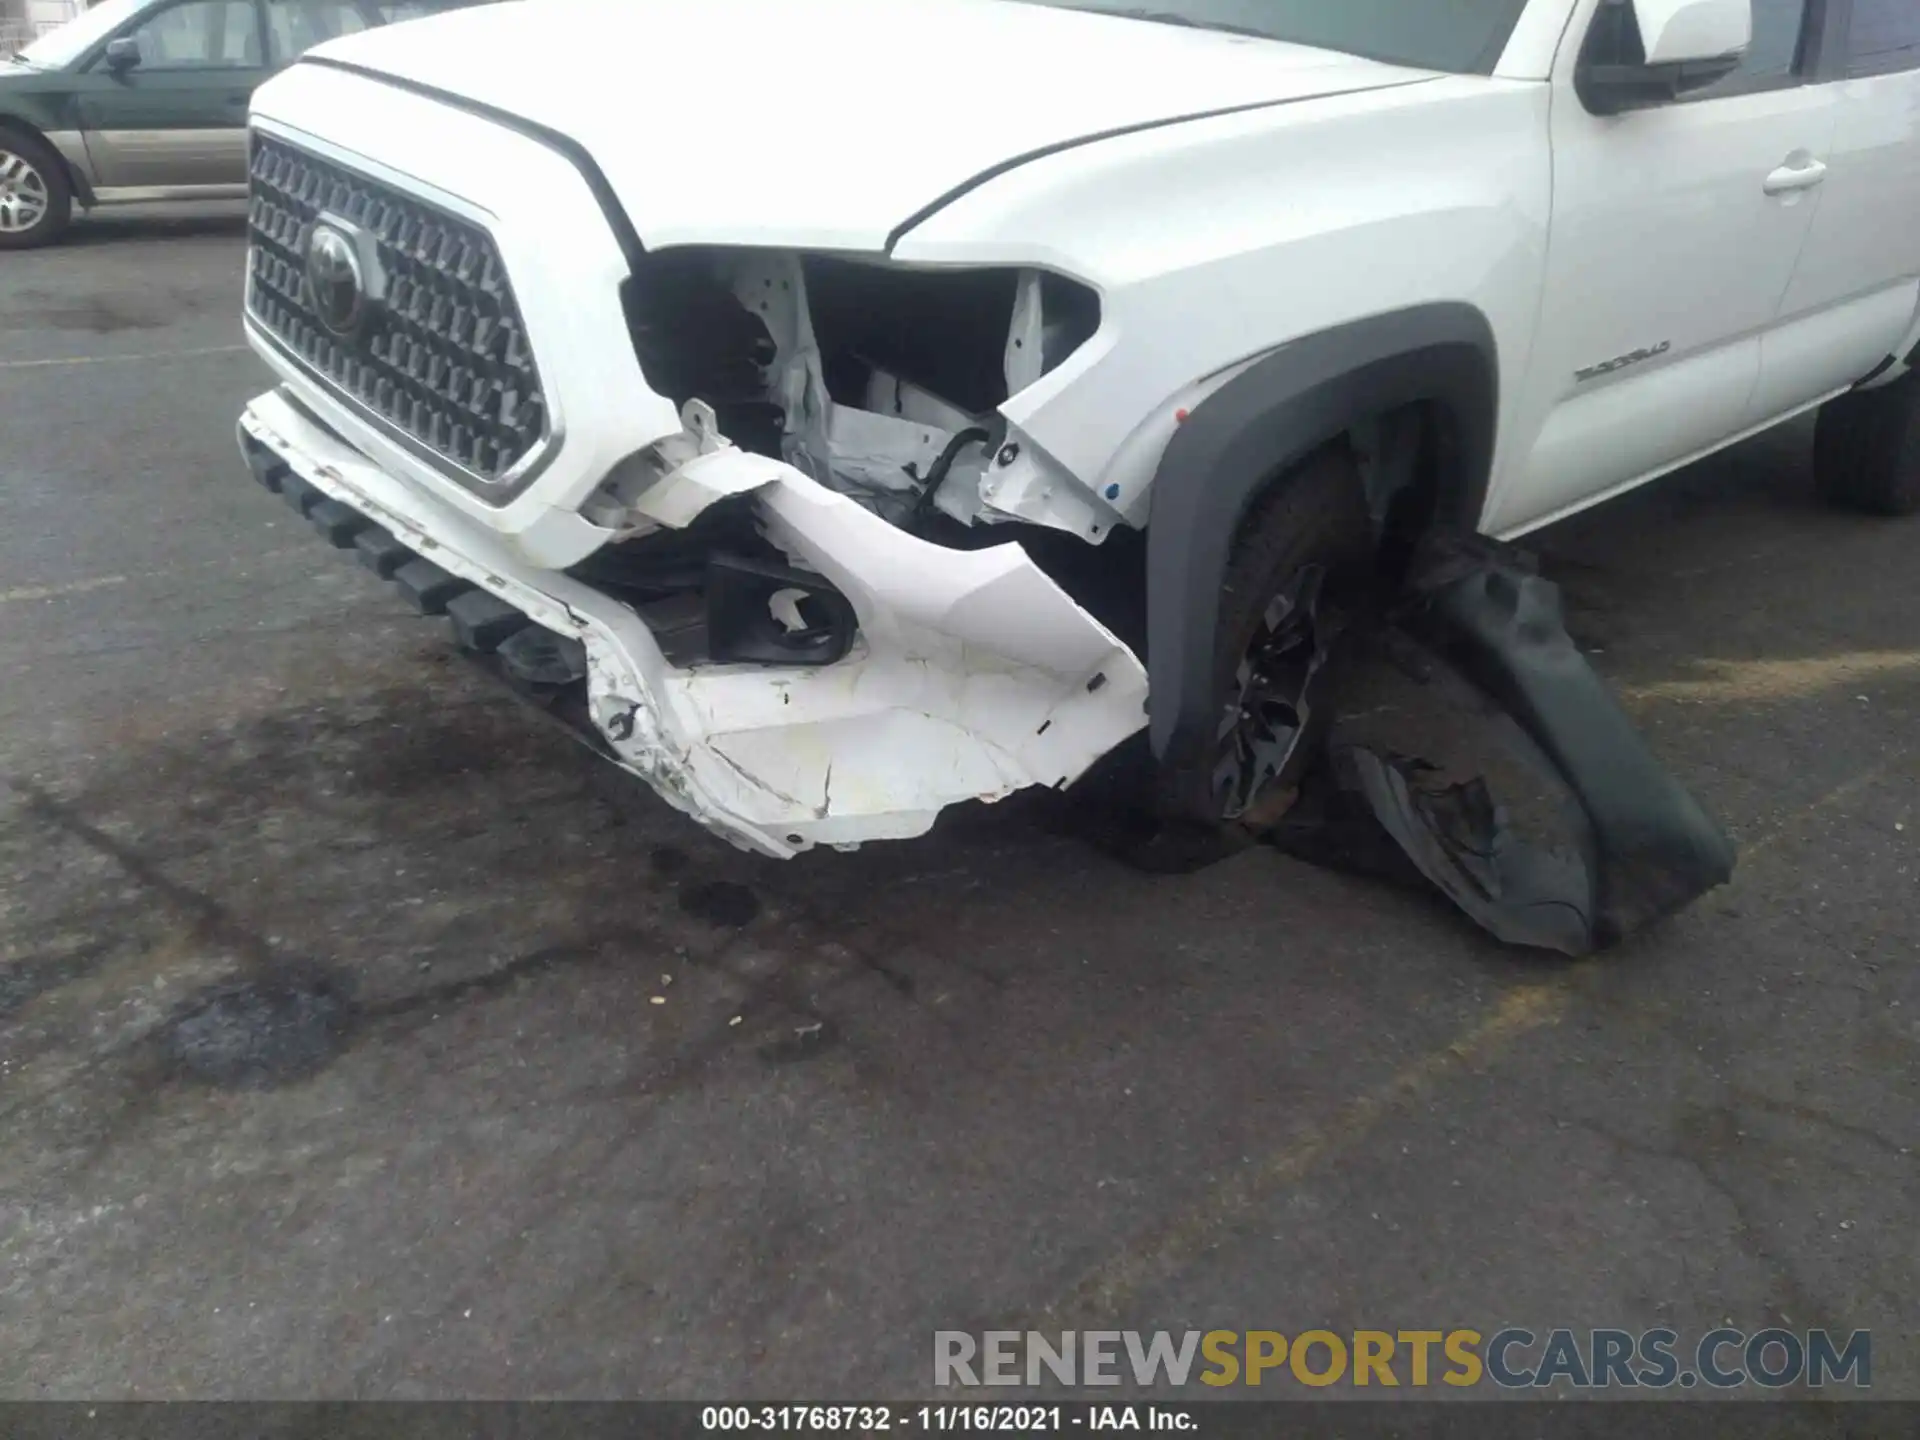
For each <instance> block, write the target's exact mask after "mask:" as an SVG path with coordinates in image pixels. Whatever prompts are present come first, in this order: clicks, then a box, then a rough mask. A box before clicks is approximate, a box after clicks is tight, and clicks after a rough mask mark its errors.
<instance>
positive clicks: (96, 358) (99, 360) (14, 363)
mask: <svg viewBox="0 0 1920 1440" xmlns="http://www.w3.org/2000/svg"><path fill="white" fill-rule="evenodd" d="M247 350H248V347H247V346H245V345H210V346H208V347H207V348H206V349H204V350H163V351H160V352H158V353H154V354H147V355H68V356H63V357H62V358H60V359H57V360H0V370H52V369H55V368H57V367H59V366H63V365H117V364H120V363H122V362H131V361H140V360H144V361H146V362H148V363H149V364H151V363H154V362H156V361H161V360H193V359H198V358H199V357H201V356H203V355H241V354H245V353H246V352H247Z"/></svg>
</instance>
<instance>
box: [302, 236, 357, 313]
mask: <svg viewBox="0 0 1920 1440" xmlns="http://www.w3.org/2000/svg"><path fill="white" fill-rule="evenodd" d="M307 284H308V285H309V286H310V287H311V288H312V290H313V311H314V316H315V318H317V319H318V320H319V321H320V323H321V325H323V326H324V327H326V329H327V330H328V331H330V332H331V333H332V334H334V335H335V336H337V337H339V338H341V339H345V338H347V337H348V336H350V335H352V334H353V333H354V331H356V330H357V329H359V327H360V321H361V319H362V318H363V316H364V315H365V313H366V307H367V280H366V275H365V274H364V273H363V272H362V270H361V268H360V247H359V246H357V245H355V244H354V242H353V237H352V236H350V235H347V234H345V233H344V232H342V231H340V230H336V229H335V228H334V227H333V226H331V225H326V224H321V225H316V226H314V227H313V238H312V239H310V240H309V241H308V242H307Z"/></svg>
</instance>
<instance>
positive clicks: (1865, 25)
mask: <svg viewBox="0 0 1920 1440" xmlns="http://www.w3.org/2000/svg"><path fill="white" fill-rule="evenodd" d="M1895 70H1920V4H1915V0H1853V29H1852V31H1851V33H1850V34H1849V35H1848V37H1847V73H1848V74H1850V75H1856V76H1858V75H1887V74H1891V73H1892V72H1893V71H1895Z"/></svg>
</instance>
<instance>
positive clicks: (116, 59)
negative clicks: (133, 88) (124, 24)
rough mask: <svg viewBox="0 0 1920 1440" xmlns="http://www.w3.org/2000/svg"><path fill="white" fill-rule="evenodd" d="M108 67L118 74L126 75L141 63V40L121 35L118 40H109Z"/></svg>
mask: <svg viewBox="0 0 1920 1440" xmlns="http://www.w3.org/2000/svg"><path fill="white" fill-rule="evenodd" d="M106 62H107V69H109V70H111V71H112V72H113V73H114V74H116V75H124V74H126V73H127V71H129V70H132V69H135V68H137V67H138V66H139V64H140V42H139V41H138V40H134V39H131V38H129V37H128V36H125V35H123V36H121V37H120V38H119V39H118V40H109V41H108V42H107V51H106Z"/></svg>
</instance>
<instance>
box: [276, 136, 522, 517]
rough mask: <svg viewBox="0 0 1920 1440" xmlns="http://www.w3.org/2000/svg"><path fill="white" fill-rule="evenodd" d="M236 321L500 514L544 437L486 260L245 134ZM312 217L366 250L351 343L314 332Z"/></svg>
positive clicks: (336, 173) (340, 168)
mask: <svg viewBox="0 0 1920 1440" xmlns="http://www.w3.org/2000/svg"><path fill="white" fill-rule="evenodd" d="M250 172H251V183H250V197H251V198H250V203H249V209H248V230H249V239H250V245H249V257H248V284H247V313H248V318H249V320H250V322H251V325H252V328H253V329H254V330H255V332H256V333H257V334H261V335H263V336H264V337H265V338H266V339H268V340H269V341H270V342H271V343H273V344H274V345H275V347H276V348H278V349H279V350H280V351H281V352H282V353H283V354H285V355H286V356H287V357H288V358H290V359H292V360H293V361H295V362H296V363H297V364H298V365H299V366H300V368H301V369H302V370H303V371H304V372H306V373H307V374H309V375H310V376H312V377H313V378H314V379H316V380H317V381H319V382H321V383H322V384H324V385H325V386H326V387H327V389H328V390H329V391H330V392H332V393H333V394H335V395H337V396H339V397H341V398H342V399H344V400H346V401H347V402H348V403H349V404H350V405H351V407H352V408H353V409H354V411H355V412H356V413H358V414H360V415H361V416H363V417H364V418H366V419H367V420H369V421H371V422H373V423H374V424H375V425H376V426H378V428H380V429H381V430H382V431H383V432H384V433H385V434H386V435H388V436H389V437H391V438H393V439H396V440H398V441H400V442H401V443H403V444H404V445H405V446H406V448H408V449H409V450H410V451H412V452H413V453H415V454H416V455H419V456H420V457H421V458H423V459H425V460H427V461H428V462H429V463H431V464H432V465H433V466H434V467H435V468H436V469H438V470H440V471H441V472H443V473H446V474H448V475H449V476H450V477H451V478H453V479H454V480H455V481H456V482H457V483H460V484H462V485H463V486H465V487H466V488H467V489H469V490H471V491H473V492H475V493H476V494H478V495H480V496H481V497H482V498H484V499H486V500H489V501H492V502H495V503H502V502H504V501H505V500H506V499H508V498H510V497H511V496H512V495H513V494H514V493H517V492H518V490H520V489H521V488H523V487H524V486H525V484H527V483H528V482H529V481H531V479H532V478H533V476H534V475H535V474H536V473H537V472H538V470H539V469H540V467H541V466H542V465H543V464H544V463H545V461H546V459H547V458H548V454H549V452H550V450H551V449H552V447H553V444H554V442H555V439H556V435H557V426H556V425H555V424H554V423H553V416H552V415H551V413H550V412H551V407H550V405H549V402H548V397H547V396H546V393H545V390H544V387H543V385H542V382H541V378H540V374H539V369H538V366H537V364H536V362H535V360H534V356H533V352H532V347H531V344H530V342H529V340H528V337H527V332H526V324H525V321H524V319H523V318H522V316H521V313H520V309H519V305H518V303H517V301H516V300H515V298H514V293H513V287H512V284H511V281H510V280H509V278H508V276H507V273H506V268H505V264H504V261H503V260H502V258H501V254H500V250H499V247H498V246H497V245H496V243H495V242H494V240H493V238H492V236H491V235H489V234H488V232H487V230H486V229H485V227H484V226H483V225H481V224H479V223H477V222H476V221H475V220H474V219H473V218H471V217H468V216H464V215H461V214H459V213H457V212H456V211H455V209H454V208H453V207H452V206H450V205H447V204H442V203H439V202H438V201H437V200H434V199H429V198H426V197H424V196H422V195H420V194H419V193H417V192H415V191H413V190H411V189H408V188H404V187H402V186H401V185H397V184H394V183H392V182H390V181H387V180H382V179H377V178H375V177H374V176H372V175H370V174H367V173H365V172H363V171H361V170H359V169H356V168H354V167H353V166H351V165H349V164H346V163H343V162H342V161H340V160H337V159H334V158H331V157H328V156H324V155H322V154H320V153H318V152H317V151H316V150H315V149H313V148H311V147H309V146H307V145H304V144H301V143H298V142H295V141H291V140H288V139H283V138H281V137H280V136H278V135H272V134H267V133H265V132H263V131H262V130H260V129H258V128H256V129H255V131H254V133H253V135H252V137H251V161H250ZM323 217H328V218H333V219H337V220H340V221H345V222H347V223H348V224H349V225H351V226H353V227H355V228H357V229H358V230H360V231H361V232H363V233H364V234H365V235H367V236H368V237H369V240H370V242H371V244H372V245H373V247H374V250H375V252H376V253H377V255H378V259H379V265H380V268H381V269H382V271H383V272H384V273H385V276H386V286H387V294H386V297H385V301H384V303H383V304H381V305H380V306H378V307H377V308H376V311H375V313H374V314H373V315H372V316H371V317H370V318H369V320H368V323H367V324H366V326H365V327H364V329H363V330H362V331H361V332H360V333H358V334H356V335H355V336H353V337H352V339H350V340H341V339H338V338H337V337H335V336H333V335H331V334H329V333H328V332H327V331H325V330H324V329H323V328H322V327H321V326H320V324H319V323H318V320H317V317H316V314H315V310H314V305H313V298H312V293H311V286H310V285H309V283H308V281H307V276H306V261H305V257H306V244H307V239H308V237H309V235H310V234H311V232H312V228H313V226H314V224H315V223H316V222H317V221H319V220H320V219H322V218H323Z"/></svg>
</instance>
